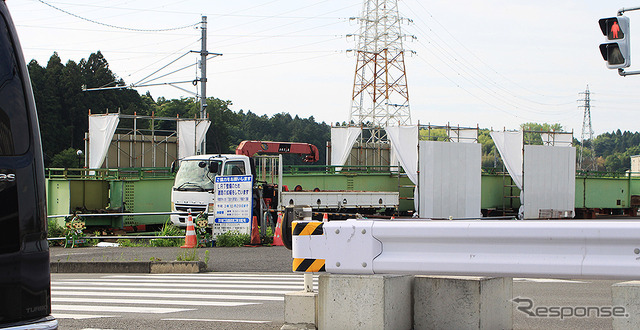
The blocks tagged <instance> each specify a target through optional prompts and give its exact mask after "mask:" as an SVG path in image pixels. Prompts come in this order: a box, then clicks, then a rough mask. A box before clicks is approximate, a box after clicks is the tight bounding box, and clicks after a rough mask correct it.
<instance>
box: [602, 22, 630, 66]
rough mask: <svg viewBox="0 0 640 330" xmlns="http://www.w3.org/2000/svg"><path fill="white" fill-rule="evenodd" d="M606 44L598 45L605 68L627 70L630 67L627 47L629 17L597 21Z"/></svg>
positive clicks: (628, 48)
mask: <svg viewBox="0 0 640 330" xmlns="http://www.w3.org/2000/svg"><path fill="white" fill-rule="evenodd" d="M598 23H599V24H600V30H602V34H603V35H605V36H606V37H607V43H604V44H600V53H601V54H602V58H604V60H605V61H607V68H609V69H619V68H627V67H629V66H630V65H631V48H630V47H629V17H626V16H617V17H609V18H602V19H600V20H599V21H598Z"/></svg>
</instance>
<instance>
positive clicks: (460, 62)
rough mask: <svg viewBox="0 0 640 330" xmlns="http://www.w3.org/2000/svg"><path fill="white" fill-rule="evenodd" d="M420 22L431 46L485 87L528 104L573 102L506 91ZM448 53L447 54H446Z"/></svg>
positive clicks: (538, 110)
mask: <svg viewBox="0 0 640 330" xmlns="http://www.w3.org/2000/svg"><path fill="white" fill-rule="evenodd" d="M409 9H410V10H411V11H412V12H413V13H414V14H415V15H416V16H418V14H417V13H416V12H415V11H413V9H411V8H409ZM418 20H419V21H421V22H422V23H423V24H424V25H425V26H426V27H427V28H428V29H429V31H431V32H432V33H427V32H426V31H424V30H423V29H422V28H420V27H419V26H417V25H416V26H415V27H416V28H417V29H418V30H420V31H421V32H422V34H423V35H424V36H426V37H427V38H428V40H431V42H430V44H432V45H433V46H434V47H435V48H437V49H438V50H439V51H440V52H441V53H442V55H443V57H444V58H446V59H448V60H450V61H451V62H452V63H453V64H454V65H455V66H457V67H458V68H459V69H460V70H461V71H464V72H466V73H467V74H468V75H469V76H470V77H472V79H474V80H475V81H477V82H479V83H481V84H482V85H483V86H485V85H488V86H494V87H495V88H497V89H498V90H500V91H502V92H504V93H506V94H507V95H510V96H511V97H514V98H517V99H520V100H523V101H527V102H531V103H535V104H537V105H543V106H562V105H569V104H571V103H572V102H564V103H555V104H550V103H544V102H539V101H536V100H532V99H529V98H525V97H522V96H519V95H517V94H515V93H513V92H511V91H509V90H508V89H506V88H505V87H503V86H502V85H501V84H499V83H497V82H496V81H495V80H493V79H491V78H490V77H488V76H487V75H486V74H485V73H483V72H482V71H480V70H479V69H477V68H476V67H475V66H474V65H473V64H472V63H470V62H469V61H468V60H467V59H466V58H465V57H464V56H462V55H461V54H460V53H458V52H456V51H455V49H454V48H453V47H452V46H451V45H449V44H448V43H447V41H446V40H444V39H443V38H441V37H440V36H439V35H438V34H437V33H436V32H435V31H434V30H433V29H432V28H430V27H429V26H428V24H427V23H426V22H425V21H423V20H422V19H420V18H419V16H418ZM447 33H449V34H450V32H448V31H447ZM431 35H434V36H435V37H437V38H438V39H439V40H440V41H437V40H435V39H434V38H431V37H430V36H431ZM441 43H442V44H444V45H446V46H447V47H448V49H449V50H447V48H445V47H444V46H442V45H441ZM422 45H423V46H425V48H427V46H426V45H424V44H422ZM445 53H446V54H445ZM482 81H484V82H482ZM493 93H495V94H496V95H497V94H498V93H497V92H493ZM520 107H524V108H527V109H530V110H531V111H535V112H540V113H548V110H541V109H534V108H531V107H528V106H525V105H520Z"/></svg>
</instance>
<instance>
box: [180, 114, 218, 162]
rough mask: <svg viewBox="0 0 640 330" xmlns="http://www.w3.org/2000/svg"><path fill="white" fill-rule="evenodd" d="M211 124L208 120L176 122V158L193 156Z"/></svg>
mask: <svg viewBox="0 0 640 330" xmlns="http://www.w3.org/2000/svg"><path fill="white" fill-rule="evenodd" d="M209 125H211V122H210V121H209V120H198V119H187V120H178V158H181V159H182V158H184V157H189V156H193V155H195V154H196V153H197V151H198V146H200V144H201V143H202V141H203V140H204V136H205V134H207V130H209Z"/></svg>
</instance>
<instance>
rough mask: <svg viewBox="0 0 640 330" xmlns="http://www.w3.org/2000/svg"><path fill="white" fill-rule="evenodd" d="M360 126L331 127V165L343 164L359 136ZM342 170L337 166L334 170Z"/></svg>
mask: <svg viewBox="0 0 640 330" xmlns="http://www.w3.org/2000/svg"><path fill="white" fill-rule="evenodd" d="M361 131H362V129H361V128H360V127H331V165H332V166H343V165H344V163H346V162H347V158H349V154H350V153H351V149H352V148H353V144H354V143H356V139H357V138H358V136H360V133H361ZM340 170H342V167H337V168H336V171H338V172H339V171H340Z"/></svg>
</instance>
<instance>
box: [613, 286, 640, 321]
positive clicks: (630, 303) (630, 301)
mask: <svg viewBox="0 0 640 330" xmlns="http://www.w3.org/2000/svg"><path fill="white" fill-rule="evenodd" d="M611 302H612V305H613V307H614V308H615V307H624V312H625V315H626V317H614V318H613V322H612V325H613V329H614V330H623V329H625V330H626V329H640V281H628V282H622V283H616V284H614V285H612V286H611Z"/></svg>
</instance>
